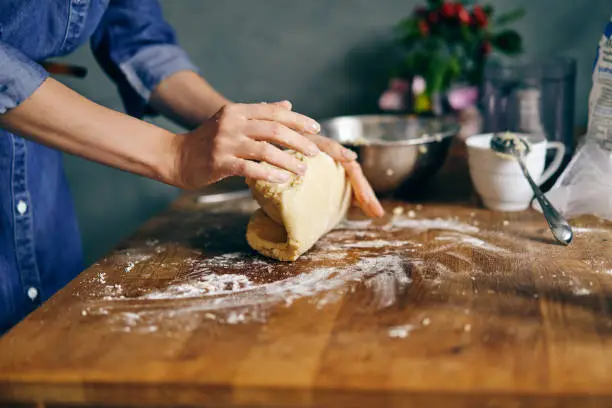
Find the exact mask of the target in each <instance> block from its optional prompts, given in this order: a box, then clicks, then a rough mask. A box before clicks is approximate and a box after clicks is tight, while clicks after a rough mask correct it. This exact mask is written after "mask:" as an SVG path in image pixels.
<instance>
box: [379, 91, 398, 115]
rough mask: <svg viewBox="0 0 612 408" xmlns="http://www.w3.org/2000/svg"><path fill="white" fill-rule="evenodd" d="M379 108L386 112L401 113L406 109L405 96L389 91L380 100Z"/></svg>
mask: <svg viewBox="0 0 612 408" xmlns="http://www.w3.org/2000/svg"><path fill="white" fill-rule="evenodd" d="M378 106H379V107H380V109H382V110H385V111H400V110H402V109H404V108H405V104H404V94H403V93H400V92H397V91H394V90H391V89H388V90H386V91H385V92H384V93H383V94H382V95H381V97H380V99H379V100H378Z"/></svg>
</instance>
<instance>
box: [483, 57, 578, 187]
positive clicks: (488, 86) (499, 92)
mask: <svg viewBox="0 0 612 408" xmlns="http://www.w3.org/2000/svg"><path fill="white" fill-rule="evenodd" d="M575 88H576V61H575V60H574V59H573V58H569V57H563V56H553V57H548V58H543V59H538V60H531V61H527V62H524V61H522V62H501V61H499V60H492V61H489V62H488V63H487V65H486V67H485V73H484V81H483V85H482V90H481V99H480V106H481V109H482V112H483V130H484V131H485V132H501V131H511V132H521V133H528V134H531V135H533V136H534V137H535V138H546V139H548V140H551V141H558V142H562V143H563V144H564V145H565V147H566V158H565V161H564V163H563V165H562V166H561V168H560V169H559V171H558V172H557V174H556V175H555V176H554V177H552V178H551V180H550V181H549V182H548V183H546V185H545V186H543V187H544V189H548V188H549V187H550V186H551V185H552V184H553V183H554V181H555V180H556V179H557V177H558V176H559V174H560V173H561V172H562V171H563V169H564V168H565V166H566V165H567V163H569V161H570V159H571V157H572V155H573V153H574V148H575V145H574V114H575V112H574V99H575ZM548 159H549V160H552V157H550V158H548Z"/></svg>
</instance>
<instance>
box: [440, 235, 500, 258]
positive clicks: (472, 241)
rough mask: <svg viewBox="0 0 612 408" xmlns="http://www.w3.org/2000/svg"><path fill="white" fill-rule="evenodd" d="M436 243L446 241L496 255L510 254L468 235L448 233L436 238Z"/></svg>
mask: <svg viewBox="0 0 612 408" xmlns="http://www.w3.org/2000/svg"><path fill="white" fill-rule="evenodd" d="M436 241H446V242H452V243H457V244H464V245H468V246H472V247H475V248H482V249H486V250H487V251H492V252H497V253H506V254H510V253H511V252H510V251H508V250H507V249H505V248H501V247H498V246H497V245H493V244H491V243H489V242H486V241H483V240H482V239H480V238H476V237H473V236H470V235H463V234H454V233H449V234H446V235H442V236H439V237H436Z"/></svg>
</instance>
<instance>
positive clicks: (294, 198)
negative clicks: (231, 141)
mask: <svg viewBox="0 0 612 408" xmlns="http://www.w3.org/2000/svg"><path fill="white" fill-rule="evenodd" d="M292 154H294V155H295V156H296V157H298V158H299V159H300V160H302V161H304V162H305V163H306V165H307V166H308V170H307V171H306V174H305V175H304V176H293V178H292V179H291V180H290V181H288V182H286V183H284V184H274V183H269V182H266V181H253V180H248V179H247V184H248V185H249V187H250V188H251V191H252V192H253V197H254V198H255V199H256V200H257V202H258V203H259V205H260V207H261V208H259V209H258V210H256V211H255V213H253V215H252V217H251V220H250V221H249V225H248V227H247V234H246V238H247V241H248V242H249V245H250V246H251V247H252V248H253V249H255V250H256V251H258V252H259V253H261V254H262V255H265V256H268V257H270V258H275V259H278V260H280V261H295V260H296V259H298V258H299V257H300V255H302V254H303V253H304V252H306V251H308V250H309V249H310V248H311V247H312V246H313V245H314V244H315V243H316V242H317V241H318V240H319V238H321V237H322V236H323V235H324V234H326V233H327V232H329V231H330V230H331V229H332V228H334V227H335V226H336V225H337V224H338V223H339V222H340V221H342V219H343V218H344V217H345V216H346V212H347V210H348V208H349V205H350V203H351V194H352V190H351V185H350V183H349V181H348V179H347V177H346V174H345V172H344V168H343V167H342V166H341V165H340V164H338V163H337V162H336V161H335V160H334V159H332V158H331V157H330V156H328V155H327V154H325V153H320V154H318V155H317V156H315V157H304V156H302V155H301V154H299V153H292Z"/></svg>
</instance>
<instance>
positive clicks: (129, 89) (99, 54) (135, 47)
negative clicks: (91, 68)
mask: <svg viewBox="0 0 612 408" xmlns="http://www.w3.org/2000/svg"><path fill="white" fill-rule="evenodd" d="M91 47H92V50H93V53H94V56H95V57H96V60H97V61H98V63H99V64H100V66H101V67H102V69H104V71H105V72H106V73H107V74H108V75H109V76H110V77H111V78H112V79H113V80H114V81H115V83H116V84H117V86H118V88H119V93H120V94H121V97H122V99H123V102H124V104H125V108H126V111H127V113H128V114H130V115H132V116H136V117H142V116H144V115H145V114H151V115H152V114H155V112H153V111H152V110H151V109H150V107H149V106H148V102H149V98H150V97H151V92H152V91H153V89H154V88H155V87H156V86H157V85H158V84H159V83H160V82H161V81H162V80H164V79H165V78H167V77H169V76H171V75H172V74H174V73H176V72H179V71H186V70H188V71H195V72H197V71H198V70H197V68H196V66H195V65H194V64H193V63H192V62H191V61H190V60H189V57H188V56H187V54H186V53H185V51H183V50H182V49H181V48H180V47H179V46H178V44H177V41H176V36H175V33H174V31H173V29H172V27H170V25H169V24H168V23H167V22H166V21H165V20H164V18H163V15H162V9H161V6H160V4H159V2H158V1H157V0H110V3H109V6H108V8H107V10H106V12H105V13H104V16H103V17H102V20H101V22H100V24H99V25H98V27H97V29H96V31H95V32H94V34H93V36H92V38H91Z"/></svg>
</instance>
